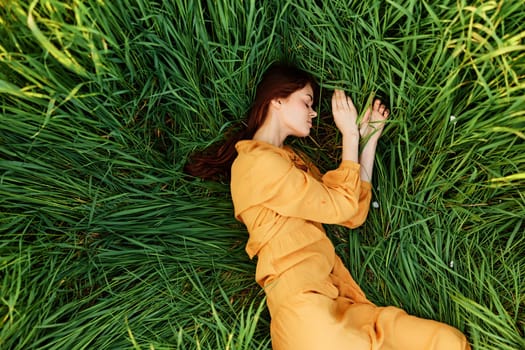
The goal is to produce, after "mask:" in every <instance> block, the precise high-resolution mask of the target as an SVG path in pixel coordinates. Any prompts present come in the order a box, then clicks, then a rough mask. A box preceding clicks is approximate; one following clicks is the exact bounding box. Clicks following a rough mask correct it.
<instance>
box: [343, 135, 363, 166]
mask: <svg viewBox="0 0 525 350" xmlns="http://www.w3.org/2000/svg"><path fill="white" fill-rule="evenodd" d="M342 160H351V161H353V162H356V163H357V162H358V160H359V132H357V131H356V132H348V133H344V134H343V156H342Z"/></svg>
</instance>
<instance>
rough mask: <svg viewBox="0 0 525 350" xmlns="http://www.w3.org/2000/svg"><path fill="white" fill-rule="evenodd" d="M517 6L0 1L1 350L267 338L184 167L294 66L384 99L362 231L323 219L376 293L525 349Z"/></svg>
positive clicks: (240, 265)
mask: <svg viewBox="0 0 525 350" xmlns="http://www.w3.org/2000/svg"><path fill="white" fill-rule="evenodd" d="M523 23H525V11H524V7H523V1H521V0H508V1H469V2H467V1H462V0H457V1H442V2H435V1H432V2H431V1H416V0H406V1H379V0H369V1H342V0H334V1H324V2H323V1H314V0H304V1H280V0H273V1H271V0H268V1H254V0H252V1H237V0H208V1H191V0H171V1H149V0H148V1H146V0H135V1H131V0H118V1H106V0H90V1H77V0H75V1H67V2H59V1H56V0H41V1H31V2H30V3H28V1H22V0H0V102H1V104H0V348H1V349H24V350H25V349H268V348H270V339H269V314H268V312H267V310H266V307H265V305H264V293H263V292H262V291H261V290H260V289H259V287H258V286H257V285H256V284H255V282H254V273H255V262H252V261H250V260H249V259H248V257H247V255H246V253H245V252H244V244H245V242H246V238H247V233H246V231H245V229H244V227H243V226H242V225H241V224H240V223H238V222H236V221H235V220H234V218H233V212H232V205H231V202H230V197H229V189H228V185H227V184H224V183H211V182H204V181H199V180H194V179H191V178H189V177H187V176H185V175H184V174H183V173H182V167H183V165H184V163H185V161H186V160H187V157H188V155H189V154H190V153H191V152H192V151H194V150H196V149H200V148H202V147H205V146H207V145H209V144H211V143H212V142H214V141H216V140H219V139H220V137H221V135H222V133H223V132H224V130H225V129H227V128H228V126H230V125H232V124H233V123H235V122H236V121H238V120H240V119H242V118H243V116H244V115H245V113H246V111H247V110H248V108H249V105H250V101H251V99H252V97H253V95H254V88H255V85H256V83H257V82H258V79H259V77H260V75H261V73H262V72H263V71H264V69H265V68H266V67H267V66H268V65H269V64H270V63H271V62H273V61H275V60H282V59H288V60H290V61H292V62H294V63H296V64H297V65H299V66H300V67H302V68H304V69H306V70H308V71H310V72H312V73H313V74H314V75H315V76H316V77H317V79H318V80H319V82H320V84H321V87H322V95H323V100H322V103H321V104H320V105H319V112H320V117H319V118H318V119H317V124H318V125H317V126H318V128H317V129H316V131H315V132H313V133H312V136H311V138H309V139H306V140H296V141H294V143H295V145H296V146H297V147H300V148H302V149H303V150H304V151H305V152H306V153H307V154H309V155H310V156H311V157H312V159H313V160H314V161H315V162H317V163H318V164H320V165H321V167H322V168H324V169H325V170H326V169H329V168H332V167H334V166H336V164H337V157H338V155H339V151H340V150H339V148H338V147H339V146H338V145H339V144H340V136H339V135H338V134H337V132H336V130H335V127H334V125H333V122H332V121H331V117H330V109H329V99H328V98H327V97H328V96H329V94H330V92H331V90H332V89H333V88H334V87H336V86H337V87H343V88H345V90H346V91H347V92H348V93H350V94H351V96H352V98H353V99H354V101H355V103H356V105H357V106H358V108H359V110H362V109H363V106H364V105H365V103H366V101H367V100H368V99H369V96H370V93H374V92H377V93H379V94H381V96H383V97H385V98H387V99H388V100H389V101H390V104H391V109H392V120H391V121H390V122H389V124H388V126H387V128H386V131H385V136H384V137H383V138H382V140H381V142H380V145H379V149H378V155H377V163H376V164H377V166H376V172H375V175H374V200H375V201H377V202H378V203H379V208H378V209H371V212H370V215H369V218H368V220H367V222H366V224H365V225H364V226H362V227H361V228H359V229H356V230H353V231H351V230H347V229H343V228H339V227H328V233H329V235H330V237H331V238H332V239H333V241H334V244H335V245H336V248H337V250H338V252H339V253H340V254H341V256H342V258H343V260H344V261H345V263H346V264H347V266H348V267H349V269H350V271H351V272H352V274H353V275H354V276H355V278H356V279H357V281H358V282H359V283H360V285H361V286H362V287H363V289H364V290H365V292H366V293H367V295H368V297H369V298H370V299H371V300H372V301H374V302H375V303H377V304H378V305H396V306H400V307H403V308H404V309H406V310H407V311H409V312H410V313H412V314H415V315H418V316H421V317H429V318H433V319H436V320H440V321H444V322H447V323H449V324H452V325H454V326H456V327H458V328H459V329H461V330H462V331H463V332H465V333H466V334H467V336H468V338H469V340H470V341H471V343H472V344H473V347H474V349H509V350H510V349H520V348H525V341H524V335H525V235H524V233H525V222H524V221H525V142H524V140H525V97H524V96H525V79H524V77H525V31H523Z"/></svg>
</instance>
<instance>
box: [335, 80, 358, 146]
mask: <svg viewBox="0 0 525 350" xmlns="http://www.w3.org/2000/svg"><path fill="white" fill-rule="evenodd" d="M332 113H333V115H334V122H335V125H336V126H337V128H338V129H339V131H341V133H342V134H343V135H348V136H354V137H355V136H357V137H358V138H359V129H358V127H357V110H356V108H355V106H354V103H353V102H352V99H351V98H350V97H349V96H346V94H345V93H344V92H343V91H342V90H337V89H336V90H335V91H334V94H333V95H332Z"/></svg>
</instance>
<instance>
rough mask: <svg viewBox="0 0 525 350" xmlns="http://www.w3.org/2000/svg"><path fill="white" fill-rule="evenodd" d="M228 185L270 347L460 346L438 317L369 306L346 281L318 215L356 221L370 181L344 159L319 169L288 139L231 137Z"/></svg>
mask: <svg viewBox="0 0 525 350" xmlns="http://www.w3.org/2000/svg"><path fill="white" fill-rule="evenodd" d="M236 148H237V152H238V156H237V158H236V159H235V161H234V163H233V165H232V173H231V193H232V199H233V204H234V208H235V217H236V218H237V219H238V220H240V221H241V222H243V223H244V224H245V225H246V227H247V229H248V232H249V234H250V237H249V240H248V243H247V245H246V252H247V253H248V255H249V256H250V258H253V257H254V256H257V257H258V259H257V269H256V276H255V278H256V281H257V283H258V284H259V285H261V287H263V288H264V290H265V292H266V295H267V305H268V309H269V311H270V315H271V326H270V331H271V338H272V347H273V349H275V350H282V349H286V350H295V349H297V350H309V349H312V350H314V349H315V350H325V349H330V350H338V349H352V350H370V349H384V350H387V349H388V350H389V349H392V350H393V349H399V350H411V349H414V350H416V349H417V350H421V349H436V350H437V349H442V350H456V349H457V350H460V349H461V350H464V349H469V348H470V347H469V345H468V342H467V341H466V338H465V336H464V335H463V334H462V333H461V332H459V331H458V330H457V329H455V328H453V327H450V326H448V325H446V324H444V323H440V322H436V321H431V320H425V319H421V318H417V317H414V316H410V315H408V314H407V313H405V312H404V311H403V310H401V309H399V308H396V307H377V306H375V305H374V304H373V303H371V302H370V301H369V300H368V299H367V298H366V296H365V294H364V293H363V291H362V290H361V288H360V287H359V286H358V285H357V283H356V282H355V281H354V279H353V278H352V276H351V275H350V273H349V272H348V270H347V269H346V267H345V266H344V265H343V263H342V261H341V259H340V258H339V257H338V256H337V255H336V254H335V251H334V247H333V245H332V243H331V241H330V240H329V239H328V237H327V236H326V233H325V231H324V229H323V227H322V225H321V223H326V224H339V225H344V226H346V227H350V228H353V227H357V226H359V225H361V224H362V223H363V222H364V221H365V219H366V216H367V214H368V208H369V204H370V198H371V185H370V183H367V182H363V181H361V180H360V177H359V167H360V165H359V164H357V163H355V162H351V161H343V162H342V163H341V165H340V166H339V168H337V169H335V170H332V171H329V172H327V173H326V174H324V175H323V176H322V177H321V175H320V173H319V171H318V170H317V168H316V167H314V166H313V165H312V164H309V163H306V162H305V161H304V160H303V159H301V158H300V157H299V156H298V155H297V154H296V153H295V152H294V151H293V150H292V149H291V148H288V147H285V148H279V147H275V146H273V145H270V144H267V143H264V142H260V141H253V140H244V141H240V142H238V143H237V145H236Z"/></svg>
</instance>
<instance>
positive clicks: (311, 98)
mask: <svg viewBox="0 0 525 350" xmlns="http://www.w3.org/2000/svg"><path fill="white" fill-rule="evenodd" d="M306 96H308V97H310V100H312V101H313V100H314V97H313V96H312V95H310V94H306Z"/></svg>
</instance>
